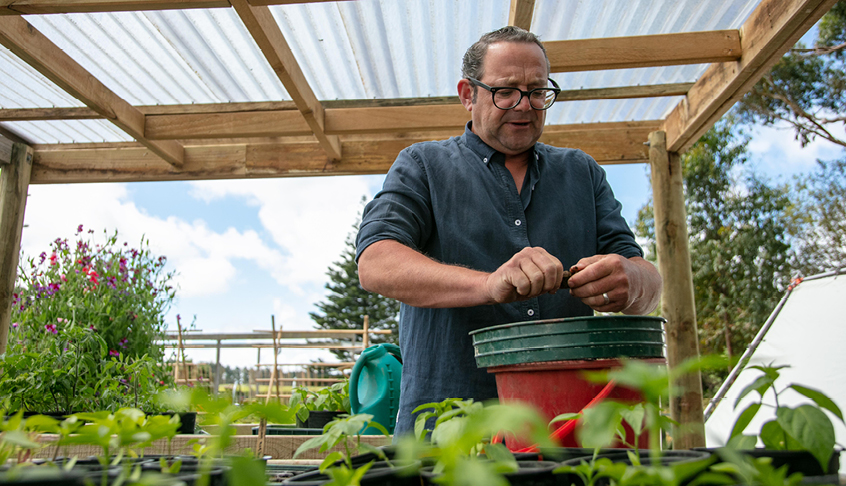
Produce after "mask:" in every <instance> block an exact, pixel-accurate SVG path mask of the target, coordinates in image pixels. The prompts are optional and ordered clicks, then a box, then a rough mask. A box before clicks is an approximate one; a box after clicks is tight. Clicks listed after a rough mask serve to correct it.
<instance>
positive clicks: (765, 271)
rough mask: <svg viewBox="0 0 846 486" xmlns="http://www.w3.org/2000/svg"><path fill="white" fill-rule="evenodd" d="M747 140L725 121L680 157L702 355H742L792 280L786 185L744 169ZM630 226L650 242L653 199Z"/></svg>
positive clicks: (790, 205) (727, 120)
mask: <svg viewBox="0 0 846 486" xmlns="http://www.w3.org/2000/svg"><path fill="white" fill-rule="evenodd" d="M747 142H748V139H747V138H746V137H745V136H744V135H743V134H742V133H740V132H739V131H738V129H737V126H736V125H735V124H734V123H733V121H732V120H731V119H724V120H723V121H720V122H719V123H717V125H716V126H715V127H714V128H712V129H711V130H710V131H708V133H706V134H705V135H704V136H703V137H702V138H701V139H700V140H699V141H698V142H697V143H696V144H695V145H694V146H693V147H692V148H691V149H690V150H689V151H688V152H687V153H686V154H684V155H683V156H682V171H683V172H682V174H683V180H684V187H685V205H686V210H687V222H688V230H689V232H690V252H691V265H692V268H693V284H694V296H695V299H696V314H697V324H698V326H699V337H700V351H701V353H702V354H726V355H728V356H729V357H730V358H731V357H732V356H734V355H739V354H740V353H742V352H743V350H744V349H745V348H746V345H747V344H748V343H749V342H750V341H751V340H752V338H753V337H754V336H755V334H756V333H757V332H758V329H760V327H761V325H762V324H763V323H764V322H765V321H766V319H767V317H768V316H769V314H770V313H771V312H772V309H773V308H774V307H775V305H776V303H777V302H778V300H779V298H780V297H781V295H782V292H783V290H784V288H785V287H786V285H787V284H788V283H789V281H790V277H791V275H790V272H791V270H790V267H789V264H788V263H789V262H788V256H789V249H790V245H789V241H790V234H791V231H792V229H793V228H794V225H793V220H792V219H791V217H790V209H791V208H792V204H791V202H790V199H789V193H788V188H787V187H771V186H770V185H768V184H767V182H766V181H763V180H761V179H759V178H757V177H755V176H754V175H752V174H751V173H750V172H749V171H745V170H743V169H744V164H745V163H746V161H747V149H746V145H747ZM636 229H637V232H638V235H639V236H641V237H646V238H648V239H649V241H650V242H654V241H655V239H654V221H653V216H652V207H651V204H650V205H647V206H646V207H644V208H642V209H641V210H640V213H639V216H638V222H637V224H636ZM648 254H649V256H650V257H651V258H654V257H655V252H654V251H650V252H648ZM714 384H719V377H713V378H712V380H711V381H710V382H709V381H706V389H708V388H711V387H713V385H714Z"/></svg>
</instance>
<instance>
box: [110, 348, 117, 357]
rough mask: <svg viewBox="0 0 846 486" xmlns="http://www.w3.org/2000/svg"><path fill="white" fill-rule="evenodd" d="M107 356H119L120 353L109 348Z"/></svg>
mask: <svg viewBox="0 0 846 486" xmlns="http://www.w3.org/2000/svg"><path fill="white" fill-rule="evenodd" d="M109 356H120V353H119V352H117V351H115V350H114V349H110V350H109Z"/></svg>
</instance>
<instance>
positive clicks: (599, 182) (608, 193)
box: [590, 159, 643, 258]
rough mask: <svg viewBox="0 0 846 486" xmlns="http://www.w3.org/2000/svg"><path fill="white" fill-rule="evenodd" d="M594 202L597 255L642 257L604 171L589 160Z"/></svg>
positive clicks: (641, 251) (641, 252)
mask: <svg viewBox="0 0 846 486" xmlns="http://www.w3.org/2000/svg"><path fill="white" fill-rule="evenodd" d="M590 167H591V171H592V179H593V187H594V194H595V201H596V246H597V253H599V254H606V255H607V254H612V253H613V254H617V255H620V256H623V257H626V258H632V257H642V256H643V250H641V248H640V245H638V244H637V242H636V241H635V237H634V234H633V233H632V231H631V229H629V225H628V224H626V220H625V218H623V215H622V209H623V206H622V205H621V204H620V202H619V201H618V200H617V199H616V198H615V197H614V191H612V190H611V185H610V184H608V180H607V179H606V176H605V170H603V169H602V167H600V166H599V164H597V163H596V162H595V161H593V160H592V159H591V164H590Z"/></svg>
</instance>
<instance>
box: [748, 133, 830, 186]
mask: <svg viewBox="0 0 846 486" xmlns="http://www.w3.org/2000/svg"><path fill="white" fill-rule="evenodd" d="M842 150H843V148H842V147H840V146H838V145H835V144H833V143H831V142H828V141H826V140H821V139H819V138H817V139H816V140H814V141H813V142H811V143H809V144H808V145H806V146H805V147H802V145H801V144H800V143H799V142H798V141H797V140H796V137H795V134H794V131H793V130H792V129H790V128H786V127H756V128H755V129H754V131H753V133H752V139H751V140H750V142H749V151H750V152H751V153H753V154H755V155H756V156H757V160H758V162H759V163H758V164H756V166H757V169H758V171H760V172H764V173H766V174H768V175H770V176H780V175H785V176H790V175H793V174H798V173H801V172H807V171H809V170H813V169H814V167H815V166H816V161H817V159H823V160H829V159H835V158H839V157H841V156H842Z"/></svg>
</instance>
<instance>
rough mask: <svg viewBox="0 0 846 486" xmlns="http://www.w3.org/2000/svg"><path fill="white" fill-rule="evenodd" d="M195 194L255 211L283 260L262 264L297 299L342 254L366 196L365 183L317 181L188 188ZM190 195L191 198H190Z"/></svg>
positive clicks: (346, 179)
mask: <svg viewBox="0 0 846 486" xmlns="http://www.w3.org/2000/svg"><path fill="white" fill-rule="evenodd" d="M192 185H193V187H194V188H195V189H196V191H194V192H197V193H201V194H202V195H203V196H202V197H203V198H205V199H206V200H207V201H211V200H213V199H215V198H224V197H227V196H236V197H242V198H245V201H248V202H249V203H250V204H256V205H257V206H258V216H259V220H260V221H261V223H262V226H263V227H264V229H265V230H266V231H267V232H268V233H269V234H270V237H271V238H272V240H273V242H274V243H275V244H277V245H278V246H279V248H280V250H281V251H282V252H283V253H284V255H283V256H282V257H281V258H280V259H279V260H274V261H266V262H264V263H265V264H266V265H268V267H269V270H270V271H271V273H272V275H273V277H274V278H275V279H276V281H277V282H278V283H279V284H280V285H285V286H287V287H289V288H290V289H291V291H293V292H295V293H297V294H298V295H301V296H305V293H306V292H307V290H306V288H305V287H306V286H307V285H309V284H322V283H323V282H325V279H326V276H325V274H326V269H327V268H328V267H329V265H330V264H331V263H332V262H334V261H336V260H337V259H338V257H339V256H340V254H341V251H342V250H343V248H344V241H345V239H346V236H347V235H348V234H349V232H350V231H351V230H352V225H353V224H354V223H355V221H356V216H357V214H358V212H359V211H360V209H361V206H360V205H359V201H360V199H361V197H362V196H363V195H367V196H368V197H369V196H370V195H371V194H370V188H369V180H368V178H367V177H319V178H309V179H306V178H302V179H271V180H260V181H253V180H251V181H228V182H226V183H225V184H221V183H220V182H218V181H203V182H195V183H192ZM194 192H192V194H193V193H194Z"/></svg>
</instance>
